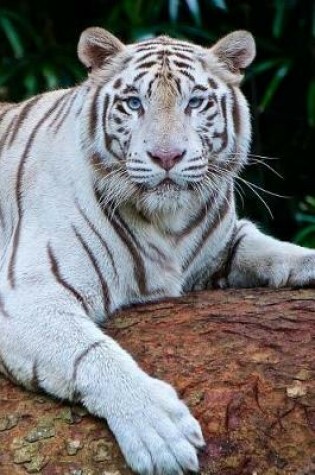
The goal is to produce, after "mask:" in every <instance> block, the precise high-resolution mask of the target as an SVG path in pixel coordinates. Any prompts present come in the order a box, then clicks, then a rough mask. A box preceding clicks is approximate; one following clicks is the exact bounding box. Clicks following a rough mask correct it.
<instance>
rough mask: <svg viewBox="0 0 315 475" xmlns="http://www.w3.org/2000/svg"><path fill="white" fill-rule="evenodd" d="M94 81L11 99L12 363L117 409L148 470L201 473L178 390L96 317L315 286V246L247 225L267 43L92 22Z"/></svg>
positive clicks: (8, 251) (111, 412) (128, 450)
mask: <svg viewBox="0 0 315 475" xmlns="http://www.w3.org/2000/svg"><path fill="white" fill-rule="evenodd" d="M78 52H79V57H80V59H81V60H82V61H83V63H84V64H85V65H86V66H87V68H88V69H89V71H90V74H89V77H88V78H87V79H86V81H84V82H83V83H82V84H80V85H78V86H76V87H74V88H71V89H67V90H57V91H53V92H47V93H44V94H42V95H39V96H36V97H34V98H31V99H29V100H27V101H25V102H22V103H20V104H2V105H0V169H1V173H0V370H1V371H2V372H3V373H4V374H5V375H7V376H8V377H10V378H11V379H12V380H14V381H16V382H18V383H21V384H23V385H25V386H26V387H28V388H30V389H34V388H36V387H37V388H38V389H39V390H44V391H47V392H48V393H51V394H53V395H55V396H57V397H61V398H67V399H70V400H73V401H77V400H79V401H81V402H82V403H83V404H84V405H85V406H86V407H87V409H88V410H89V411H90V412H91V413H93V414H96V415H98V416H100V417H104V418H106V419H107V421H108V424H109V426H110V427H111V429H112V430H113V432H114V434H115V435H116V437H117V440H118V442H119V444H120V446H121V449H122V451H123V453H124V455H125V457H126V460H127V462H128V464H129V465H130V466H131V468H132V469H133V470H135V471H137V472H139V473H145V474H153V473H157V474H160V473H165V474H167V473H172V474H174V473H182V472H184V471H187V470H193V471H196V470H197V469H198V461H197V449H198V448H199V447H201V446H202V444H203V438H202V434H201V430H200V427H199V424H198V423H197V421H196V420H195V419H194V418H193V417H192V416H191V415H190V413H189V411H188V409H187V408H186V407H185V405H184V404H183V403H182V402H181V401H180V400H179V399H178V397H177V395H176V393H175V391H174V390H173V389H172V388H171V387H170V386H168V385H167V384H166V383H164V382H162V381H159V380H156V379H153V378H151V377H149V376H148V375H146V374H145V373H144V372H143V371H142V370H141V369H140V368H139V367H138V366H137V364H136V363H135V362H134V361H133V359H132V358H131V357H130V356H129V355H128V354H127V353H126V352H125V351H124V350H123V349H122V348H120V347H119V346H118V345H117V344H116V343H115V342H114V341H113V340H111V339H110V338H109V337H107V336H106V334H104V333H103V332H102V331H101V330H100V329H99V327H98V324H102V323H103V322H104V321H105V320H106V318H107V317H108V316H109V315H110V314H112V313H113V312H114V311H115V310H117V309H118V308H120V307H122V306H125V305H128V304H131V303H133V302H145V301H149V300H150V299H156V298H157V297H163V296H178V295H180V294H181V293H182V292H184V291H188V290H192V289H195V288H207V287H211V286H212V287H216V286H227V285H230V286H231V285H239V286H252V285H261V284H268V285H274V286H279V285H287V284H295V285H296V284H302V285H303V284H307V283H308V282H311V281H314V279H315V276H314V268H315V265H314V262H315V260H314V253H312V252H311V251H307V250H303V249H301V248H298V247H297V246H293V245H291V244H288V243H279V242H278V241H276V240H274V239H272V238H270V237H267V236H264V235H263V234H262V233H260V232H259V231H258V230H257V229H256V228H255V226H254V225H253V224H251V223H250V222H247V221H238V220H237V216H236V212H235V205H234V195H233V186H234V185H233V184H234V177H235V175H236V174H238V173H239V171H240V170H241V169H242V167H243V166H244V165H245V164H246V161H247V151H248V147H249V142H250V119H249V111H248V106H247V103H246V100H245V98H244V96H243V95H242V93H241V91H240V89H239V84H240V81H241V78H242V74H241V71H242V70H243V69H244V68H245V67H247V66H248V65H249V64H250V62H251V61H252V59H253V57H254V54H255V47H254V41H253V39H252V37H251V35H250V34H249V33H247V32H235V33H232V34H231V35H228V36H227V37H225V38H223V39H222V40H220V41H219V42H218V43H217V44H216V45H214V46H213V47H212V48H211V49H206V48H202V47H200V46H196V45H193V44H190V43H187V42H184V41H178V40H173V39H171V38H168V37H159V38H155V39H152V40H147V41H144V42H141V43H137V44H133V45H128V46H125V45H123V44H122V43H121V42H120V41H119V40H118V39H117V38H115V37H113V36H112V35H111V34H109V33H107V32H105V31H103V30H101V29H98V28H94V29H89V30H87V31H85V32H84V33H83V34H82V36H81V39H80V42H79V47H78Z"/></svg>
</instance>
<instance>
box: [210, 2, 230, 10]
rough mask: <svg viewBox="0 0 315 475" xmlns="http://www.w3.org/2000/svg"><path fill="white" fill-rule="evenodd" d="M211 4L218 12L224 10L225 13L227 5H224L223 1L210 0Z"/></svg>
mask: <svg viewBox="0 0 315 475" xmlns="http://www.w3.org/2000/svg"><path fill="white" fill-rule="evenodd" d="M212 4H213V5H214V6H215V7H216V8H219V9H220V10H225V11H227V5H226V3H225V0H212Z"/></svg>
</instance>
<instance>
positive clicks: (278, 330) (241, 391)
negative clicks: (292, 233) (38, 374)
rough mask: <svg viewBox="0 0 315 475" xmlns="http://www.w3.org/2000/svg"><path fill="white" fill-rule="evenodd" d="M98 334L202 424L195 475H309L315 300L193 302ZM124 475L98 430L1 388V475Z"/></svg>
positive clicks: (310, 295) (210, 298) (214, 296)
mask: <svg viewBox="0 0 315 475" xmlns="http://www.w3.org/2000/svg"><path fill="white" fill-rule="evenodd" d="M107 328H108V329H107V331H108V332H109V333H110V334H111V335H112V336H114V337H115V338H116V339H117V340H118V341H119V342H120V343H121V345H122V346H123V347H124V348H126V349H127V350H128V351H129V352H130V353H131V354H132V355H133V356H134V357H135V358H136V359H137V361H138V362H139V363H140V365H141V366H142V367H143V368H144V369H145V370H146V371H148V372H149V373H150V374H151V375H154V376H156V377H159V378H162V379H165V380H167V381H168V382H170V383H172V384H173V385H174V386H175V387H176V388H177V390H178V392H179V394H180V396H181V397H182V398H183V399H184V400H185V401H186V402H187V404H188V405H189V407H190V408H191V410H192V412H193V413H194V415H195V416H196V417H197V418H198V419H199V421H200V422H201V425H202V428H203V432H204V435H205V438H206V441H207V446H206V448H205V450H204V451H203V453H202V454H200V461H201V467H202V474H204V475H210V474H220V475H247V474H248V475H277V474H279V475H282V474H288V475H314V474H315V291H314V290H290V289H286V290H281V291H271V290H267V289H257V290H237V291H235V290H225V291H210V292H200V293H195V294H190V295H187V296H184V297H182V298H180V299H169V300H166V301H163V302H159V303H154V304H150V305H145V306H138V307H133V308H131V309H127V310H124V311H122V312H120V313H119V314H117V315H116V317H115V319H113V320H112V321H111V322H110V323H109V324H108V326H107ZM28 473H40V474H42V475H120V474H121V475H125V474H126V475H127V474H130V473H131V472H130V471H129V470H128V469H127V467H126V465H125V463H124V461H123V458H122V456H121V454H120V451H119V448H118V446H117V444H116V443H115V441H114V439H113V437H112V436H111V434H110V432H109V431H108V429H107V428H106V424H105V423H104V421H100V420H97V419H96V418H93V417H91V416H89V415H87V413H86V412H85V410H84V409H82V408H81V407H79V406H74V407H71V406H70V405H68V404H66V403H63V402H60V401H55V400H53V399H52V398H49V397H47V396H45V395H43V394H33V393H30V392H27V391H25V390H23V389H21V388H18V387H16V386H14V385H13V384H11V383H10V382H9V381H7V380H6V379H5V378H2V377H1V376H0V475H22V474H23V475H25V474H28Z"/></svg>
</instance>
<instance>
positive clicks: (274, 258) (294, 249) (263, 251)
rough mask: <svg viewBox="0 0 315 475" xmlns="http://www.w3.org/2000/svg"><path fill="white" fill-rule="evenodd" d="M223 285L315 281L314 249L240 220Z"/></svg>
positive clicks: (244, 285) (284, 283)
mask: <svg viewBox="0 0 315 475" xmlns="http://www.w3.org/2000/svg"><path fill="white" fill-rule="evenodd" d="M226 269H227V272H226V277H225V278H223V279H222V281H221V285H222V286H223V287H224V286H226V285H227V286H229V287H256V286H268V287H285V286H306V285H314V283H315V251H313V250H311V249H307V248H303V247H300V246H297V245H295V244H291V243H288V242H282V241H279V240H277V239H275V238H272V237H270V236H267V235H265V234H263V233H262V232H260V231H259V230H258V229H257V227H256V226H255V225H254V224H253V223H251V222H250V221H246V220H240V221H238V223H237V232H236V233H235V236H234V240H233V243H232V246H231V249H230V254H229V257H228V262H227V265H226Z"/></svg>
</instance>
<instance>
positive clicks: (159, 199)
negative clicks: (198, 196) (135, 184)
mask: <svg viewBox="0 0 315 475" xmlns="http://www.w3.org/2000/svg"><path fill="white" fill-rule="evenodd" d="M194 198H195V189H194V187H193V185H192V184H187V185H186V186H183V185H178V184H176V183H168V182H161V183H160V184H159V185H157V186H155V187H152V188H145V189H144V188H142V189H141V190H139V199H138V201H137V204H136V207H137V208H138V209H139V210H140V211H141V212H145V214H148V215H151V216H153V215H155V214H162V215H168V214H174V213H176V212H178V211H179V210H181V209H183V208H185V207H187V206H188V205H189V204H191V202H192V201H193V200H194Z"/></svg>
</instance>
